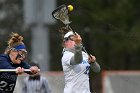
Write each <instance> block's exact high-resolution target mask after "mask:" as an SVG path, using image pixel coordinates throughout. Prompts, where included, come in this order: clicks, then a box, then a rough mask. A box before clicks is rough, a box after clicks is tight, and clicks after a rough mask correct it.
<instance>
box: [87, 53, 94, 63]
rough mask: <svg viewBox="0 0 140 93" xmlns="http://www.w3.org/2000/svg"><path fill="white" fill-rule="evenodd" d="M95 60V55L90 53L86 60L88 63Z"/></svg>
mask: <svg viewBox="0 0 140 93" xmlns="http://www.w3.org/2000/svg"><path fill="white" fill-rule="evenodd" d="M95 61H96V57H95V56H93V55H91V54H90V55H89V58H88V62H89V63H94V62H95Z"/></svg>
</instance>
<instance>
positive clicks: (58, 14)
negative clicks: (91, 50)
mask: <svg viewBox="0 0 140 93" xmlns="http://www.w3.org/2000/svg"><path fill="white" fill-rule="evenodd" d="M68 12H69V10H68V6H66V5H61V6H59V7H58V8H56V9H55V10H54V11H53V12H52V16H53V17H54V18H55V19H57V20H60V21H61V22H62V23H63V24H65V26H66V29H68V30H70V31H73V30H72V28H71V27H70V25H69V24H70V23H71V21H69V16H68ZM73 33H75V32H74V31H73ZM83 51H84V52H85V53H87V51H86V49H85V47H84V46H83ZM87 54H88V53H87ZM88 55H89V54H88Z"/></svg>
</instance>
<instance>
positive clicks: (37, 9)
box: [0, 0, 140, 93]
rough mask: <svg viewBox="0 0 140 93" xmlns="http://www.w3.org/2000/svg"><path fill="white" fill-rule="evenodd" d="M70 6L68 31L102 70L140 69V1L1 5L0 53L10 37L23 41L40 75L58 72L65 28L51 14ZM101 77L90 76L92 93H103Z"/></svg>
mask: <svg viewBox="0 0 140 93" xmlns="http://www.w3.org/2000/svg"><path fill="white" fill-rule="evenodd" d="M62 4H72V5H73V6H74V11H72V12H70V15H69V16H70V20H71V21H72V23H71V27H72V28H73V30H74V31H76V32H78V33H79V34H80V35H81V36H82V38H83V43H84V46H85V48H86V50H87V51H88V52H89V53H91V54H93V55H95V56H96V58H97V61H98V63H99V64H100V66H101V68H102V71H103V70H139V69H140V66H139V65H140V57H139V55H140V1H138V0H0V53H3V52H4V50H5V48H6V46H7V40H8V38H9V36H10V33H11V32H17V33H19V34H21V35H22V36H23V37H24V42H25V44H26V47H27V50H28V58H27V62H29V61H34V62H38V64H39V65H40V67H41V70H42V71H62V66H61V56H62V55H61V54H62V53H61V52H62V46H61V35H60V33H59V32H58V29H59V28H61V27H62V26H64V25H63V24H62V23H61V22H59V21H56V20H54V19H53V18H52V15H51V12H52V11H53V10H54V9H55V8H56V7H58V6H59V5H62ZM101 78H102V75H101V73H94V72H92V71H91V73H90V83H91V91H92V93H94V92H93V90H94V91H96V93H101V91H102V79H101Z"/></svg>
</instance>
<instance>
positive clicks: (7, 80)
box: [0, 33, 39, 93]
mask: <svg viewBox="0 0 140 93" xmlns="http://www.w3.org/2000/svg"><path fill="white" fill-rule="evenodd" d="M26 54H27V51H26V48H25V45H24V43H23V37H22V36H20V35H19V34H17V33H12V34H11V38H10V39H9V41H8V47H7V49H6V50H5V54H2V55H0V69H16V72H0V93H13V91H14V87H15V84H16V80H17V76H18V74H22V73H23V72H24V69H30V70H31V72H29V74H36V73H37V72H38V71H39V70H38V67H37V66H32V67H30V65H29V64H27V63H26V62H23V61H24V59H25V58H26Z"/></svg>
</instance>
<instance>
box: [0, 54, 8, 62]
mask: <svg viewBox="0 0 140 93" xmlns="http://www.w3.org/2000/svg"><path fill="white" fill-rule="evenodd" d="M7 60H8V55H6V54H0V61H7Z"/></svg>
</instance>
